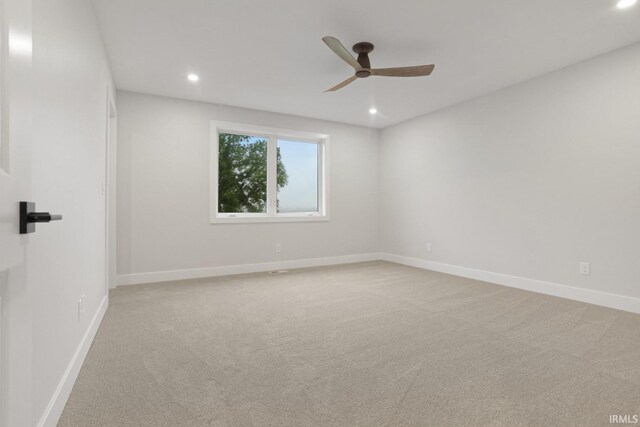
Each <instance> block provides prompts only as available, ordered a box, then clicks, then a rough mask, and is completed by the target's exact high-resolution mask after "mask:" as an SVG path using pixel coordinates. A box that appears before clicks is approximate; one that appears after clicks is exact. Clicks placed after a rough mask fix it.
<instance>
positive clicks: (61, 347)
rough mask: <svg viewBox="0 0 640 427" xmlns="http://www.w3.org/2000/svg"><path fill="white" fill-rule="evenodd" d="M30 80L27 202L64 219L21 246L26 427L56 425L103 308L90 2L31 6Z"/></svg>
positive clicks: (97, 103)
mask: <svg viewBox="0 0 640 427" xmlns="http://www.w3.org/2000/svg"><path fill="white" fill-rule="evenodd" d="M33 78H34V101H33V108H34V110H33V132H34V134H33V136H34V138H33V150H32V153H31V158H32V182H33V201H34V202H36V204H37V208H38V209H39V210H44V211H49V212H52V213H61V214H63V216H64V217H63V220H62V221H60V222H55V223H50V224H40V225H37V226H36V228H37V232H36V233H35V234H32V235H29V237H28V245H26V250H27V263H28V266H29V269H28V278H27V279H28V283H29V286H30V287H31V295H32V298H33V316H34V318H33V334H32V340H33V374H32V378H33V385H32V394H33V396H32V400H31V402H30V403H31V407H32V414H33V415H32V420H31V422H28V421H26V420H25V422H24V425H29V426H31V425H35V424H36V423H38V422H44V423H45V425H55V423H57V419H58V416H59V414H60V411H61V410H62V406H63V405H64V402H65V401H66V393H68V392H69V390H70V387H69V386H70V384H72V383H73V380H74V379H75V377H74V373H77V371H74V369H75V368H78V367H79V363H81V362H82V360H79V363H77V364H76V365H75V368H73V369H71V371H70V372H66V370H67V369H68V368H70V367H71V362H72V360H73V357H74V354H75V353H76V351H77V350H78V349H79V347H80V345H81V343H82V339H83V336H84V335H85V334H86V333H87V331H88V330H89V328H90V323H91V321H92V319H93V318H94V316H95V315H96V313H97V312H98V308H99V306H100V304H103V303H105V302H106V300H105V298H106V290H107V288H106V284H105V199H104V196H103V194H102V191H101V190H102V184H103V182H104V176H105V136H106V114H107V112H106V105H107V102H106V97H107V86H108V85H110V86H111V87H113V85H112V83H111V77H110V71H109V66H108V63H107V59H106V55H105V51H104V49H103V45H102V41H101V38H100V34H99V31H98V26H97V22H96V20H95V18H94V14H93V10H92V6H91V3H90V2H88V1H84V0H55V1H51V0H33ZM83 294H84V295H85V313H84V315H83V317H82V319H81V320H80V321H78V314H77V313H78V308H77V301H78V299H79V297H80V296H81V295H83ZM103 307H104V306H103ZM90 338H91V337H90ZM90 338H89V342H88V343H87V342H85V344H90ZM80 357H82V354H80ZM69 381H70V382H69ZM59 386H60V387H61V388H60V389H59V390H57V389H58V387H59ZM49 405H52V406H49Z"/></svg>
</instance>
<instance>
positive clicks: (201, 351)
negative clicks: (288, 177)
mask: <svg viewBox="0 0 640 427" xmlns="http://www.w3.org/2000/svg"><path fill="white" fill-rule="evenodd" d="M610 414H640V316H638V315H633V314H629V313H625V312H620V311H615V310H610V309H606V308H601V307H596V306H592V305H588V304H582V303H578V302H573V301H568V300H563V299H559V298H553V297H548V296H543V295H538V294H534V293H530V292H525V291H519V290H515V289H510V288H505V287H501V286H497V285H493V284H488V283H483V282H477V281H473V280H468V279H463V278H459V277H454V276H449V275H445V274H441V273H434V272H429V271H424V270H419V269H414V268H410V267H404V266H400V265H396V264H391V263H385V262H374V263H362V264H352V265H347V266H338V267H328V268H315V269H305V270H296V271H291V272H289V273H288V274H282V275H268V274H255V275H244V276H233V277H225V278H213V279H202V280H190V281H181V282H171V283H162V284H154V285H141V286H130V287H120V288H118V289H116V290H114V291H112V293H111V302H110V307H109V310H108V311H107V314H106V317H105V319H104V321H103V323H102V326H101V327H100V330H99V332H98V335H97V337H96V339H95V342H94V343H93V346H92V348H91V351H90V353H89V355H88V357H87V359H86V362H85V364H84V367H83V368H82V371H81V373H80V376H79V378H78V381H77V383H76V385H75V387H74V389H73V392H72V394H71V397H70V399H69V402H68V404H67V406H66V408H65V411H64V413H63V415H62V419H61V421H60V424H59V425H61V426H82V427H85V426H87V427H88V426H154V427H159V426H251V425H255V426H396V425H398V426H404V425H407V426H409V425H415V426H449V425H451V426H453V425H468V426H520V425H528V426H573V425H575V426H586V425H608V423H609V415H610Z"/></svg>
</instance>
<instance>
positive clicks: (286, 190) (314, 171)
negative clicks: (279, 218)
mask: <svg viewBox="0 0 640 427" xmlns="http://www.w3.org/2000/svg"><path fill="white" fill-rule="evenodd" d="M278 148H279V149H280V156H281V158H282V164H283V165H284V168H285V170H286V171H287V175H288V183H287V185H286V186H284V187H282V188H280V190H279V191H278V211H279V212H318V144H314V143H306V142H299V141H288V140H283V139H279V140H278Z"/></svg>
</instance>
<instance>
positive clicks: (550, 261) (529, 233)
mask: <svg viewBox="0 0 640 427" xmlns="http://www.w3.org/2000/svg"><path fill="white" fill-rule="evenodd" d="M639 162H640V44H636V45H633V46H630V47H627V48H625V49H622V50H619V51H615V52H612V53H609V54H606V55H603V56H600V57H597V58H595V59H592V60H589V61H586V62H584V63H580V64H577V65H574V66H571V67H569V68H566V69H563V70H560V71H557V72H554V73H551V74H548V75H545V76H542V77H539V78H536V79H534V80H530V81H528V82H525V83H523V84H519V85H517V86H513V87H510V88H507V89H505V90H501V91H499V92H496V93H493V94H491V95H488V96H484V97H482V98H479V99H476V100H473V101H470V102H466V103H464V104H461V105H458V106H455V107H453V108H449V109H447V110H443V111H439V112H436V113H433V114H430V115H427V116H423V117H419V118H416V119H413V120H411V121H408V122H405V123H402V124H399V125H396V126H393V127H390V128H387V129H385V130H384V131H383V132H382V135H381V152H380V182H381V195H380V207H381V218H380V224H381V225H382V232H381V243H380V245H381V250H382V251H384V252H388V253H392V254H396V255H402V256H407V257H414V258H420V259H428V260H432V261H436V262H440V263H446V264H453V265H457V266H463V267H469V268H474V269H479V270H484V271H490V272H498V273H504V274H509V275H514V276H521V277H525V278H532V279H539V280H543V281H549V282H555V283H559V284H564V285H571V286H576V287H580V288H585V289H593V290H600V291H604V292H608V293H614V294H621V295H626V296H632V297H640V263H639V262H638V260H639V259H640V222H639V221H640V163H639ZM428 242H431V243H432V244H433V249H432V252H431V253H428V252H427V251H426V244H427V243H428ZM580 261H590V262H591V263H592V274H591V276H581V275H579V274H578V266H579V262H580Z"/></svg>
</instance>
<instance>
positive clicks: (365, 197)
mask: <svg viewBox="0 0 640 427" xmlns="http://www.w3.org/2000/svg"><path fill="white" fill-rule="evenodd" d="M185 84H186V82H185ZM212 120H221V121H230V122H239V123H248V124H253V125H261V126H269V127H278V128H285V129H294V130H301V131H308V132H317V133H326V134H329V135H330V150H329V151H330V159H329V162H330V163H329V168H330V171H329V178H330V195H331V200H330V215H331V220H330V221H329V222H314V223H283V224H210V223H209V188H210V184H209V169H210V157H209V144H210V132H211V121H212ZM377 172H378V131H376V130H373V129H367V128H362V127H357V126H350V125H344V124H338V123H333V122H326V121H320V120H314V119H305V118H300V117H294V116H288V115H282V114H275V113H267V112H261V111H254V110H247V109H241V108H233V107H226V106H219V105H212V104H204V103H197V102H192V101H183V100H177V99H170V98H162V97H156V96H148V95H140V94H135V93H130V92H118V225H117V227H118V273H119V274H120V275H129V274H131V273H148V272H162V271H170V270H185V269H197V268H209V267H218V266H233V265H239V264H253V263H264V262H276V261H282V260H295V259H306V258H320V257H333V256H341V255H352V254H367V253H372V252H376V251H377V250H378V227H377V225H378V222H377V206H378V200H377V197H378V173H377ZM276 242H279V243H281V244H282V253H281V254H276V253H275V250H274V245H275V243H276Z"/></svg>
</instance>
